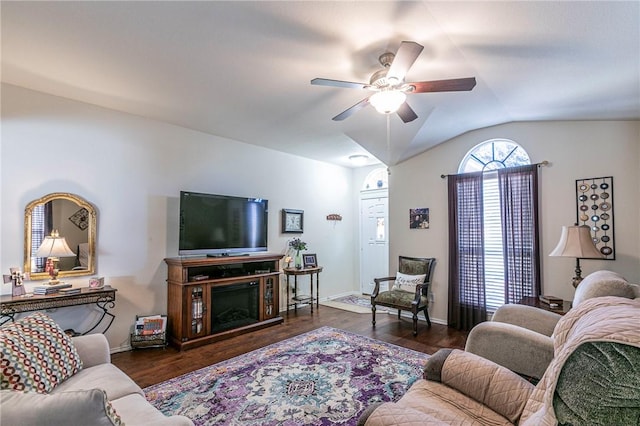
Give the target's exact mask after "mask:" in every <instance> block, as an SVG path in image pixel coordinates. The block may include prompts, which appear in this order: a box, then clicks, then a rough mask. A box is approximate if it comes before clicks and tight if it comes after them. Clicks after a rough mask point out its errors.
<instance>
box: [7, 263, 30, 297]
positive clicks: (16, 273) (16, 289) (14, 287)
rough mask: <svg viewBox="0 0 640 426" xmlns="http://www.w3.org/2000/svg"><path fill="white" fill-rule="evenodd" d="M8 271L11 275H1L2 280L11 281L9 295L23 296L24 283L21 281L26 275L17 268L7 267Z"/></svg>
mask: <svg viewBox="0 0 640 426" xmlns="http://www.w3.org/2000/svg"><path fill="white" fill-rule="evenodd" d="M9 272H10V273H11V275H3V278H4V282H5V283H8V282H11V295H12V296H24V295H25V293H26V292H25V291H24V285H23V281H24V279H25V278H26V277H27V276H26V274H23V273H22V271H21V270H20V269H19V268H9Z"/></svg>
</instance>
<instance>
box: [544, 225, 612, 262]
mask: <svg viewBox="0 0 640 426" xmlns="http://www.w3.org/2000/svg"><path fill="white" fill-rule="evenodd" d="M549 256H562V257H575V258H582V259H594V258H595V259H601V258H603V257H604V256H603V255H602V253H600V250H598V248H597V247H596V246H595V244H594V243H593V239H592V237H591V230H590V229H589V227H588V226H586V225H580V226H563V227H562V234H561V235H560V241H559V242H558V245H557V246H556V248H555V249H553V251H552V252H551V253H549Z"/></svg>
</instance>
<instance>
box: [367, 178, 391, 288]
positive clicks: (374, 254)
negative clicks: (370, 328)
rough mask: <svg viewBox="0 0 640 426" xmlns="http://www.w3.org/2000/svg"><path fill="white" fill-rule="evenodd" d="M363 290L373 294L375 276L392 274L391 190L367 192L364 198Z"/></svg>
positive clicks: (380, 276)
mask: <svg viewBox="0 0 640 426" xmlns="http://www.w3.org/2000/svg"><path fill="white" fill-rule="evenodd" d="M360 227H361V232H360V290H361V291H362V293H363V294H371V292H372V291H373V287H374V285H375V284H374V282H373V279H374V278H382V277H386V276H388V274H389V198H388V193H387V190H386V189H385V190H379V191H367V192H363V193H362V196H361V200H360Z"/></svg>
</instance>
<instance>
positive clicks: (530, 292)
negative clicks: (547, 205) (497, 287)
mask: <svg viewBox="0 0 640 426" xmlns="http://www.w3.org/2000/svg"><path fill="white" fill-rule="evenodd" d="M498 182H499V187H500V209H501V215H502V241H503V247H504V274H505V280H504V286H505V288H504V294H505V303H518V302H519V301H520V300H521V299H522V298H523V297H524V296H538V295H540V246H539V239H538V166H537V165H536V164H534V165H531V166H522V167H512V168H506V169H501V170H499V171H498Z"/></svg>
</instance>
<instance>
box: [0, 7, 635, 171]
mask: <svg viewBox="0 0 640 426" xmlns="http://www.w3.org/2000/svg"><path fill="white" fill-rule="evenodd" d="M0 7H1V10H0V12H1V19H2V29H1V31H2V33H1V35H2V51H1V54H2V81H3V82H5V83H9V84H13V85H16V86H21V87H25V88H28V89H33V90H37V91H41V92H45V93H49V94H53V95H57V96H61V97H65V98H69V99H74V100H78V101H82V102H87V103H90V104H95V105H98V106H102V107H106V108H111V109H114V110H119V111H124V112H127V113H131V114H136V115H139V116H143V117H149V118H152V119H157V120H161V121H164V122H169V123H173V124H177V125H180V126H184V127H187V128H190V129H194V130H198V131H202V132H205V133H209V134H212V135H218V136H221V137H225V138H230V139H234V140H237V141H242V142H246V143H249V144H254V145H261V146H265V147H269V148H272V149H275V150H279V151H284V152H288V153H292V154H295V155H300V156H304V157H308V158H312V159H317V160H321V161H326V162H330V163H335V164H340V165H348V162H347V158H348V156H349V155H352V154H362V153H364V154H368V155H370V156H371V158H372V160H371V161H375V160H376V159H378V160H380V161H381V162H383V163H385V164H387V165H393V164H397V163H399V162H402V161H404V160H406V159H408V158H411V157H412V156H415V155H417V154H419V153H422V152H424V151H426V150H428V149H429V148H431V147H433V146H435V145H437V144H440V143H443V142H446V141H447V140H449V139H451V138H452V137H455V136H457V135H460V134H463V133H465V132H468V131H471V130H474V129H478V128H483V127H487V126H492V125H496V124H500V123H505V122H511V121H531V120H609V119H640V2H638V1H629V2H621V1H620V2H610V1H601V2H598V1H593V2H570V1H552V2H546V1H531V2H520V1H518V2H516V1H505V2H499V1H486V2H485V1H473V2H459V1H446V2H432V1H382V2H352V1H348V2H347V1H344V2H343V1H340V2H327V1H322V2H306V1H304V2H303V1H299V2H294V1H258V2H250V1H247V2H243V1H238V2H235V1H228V2H222V1H197V2H189V1H173V2H151V1H149V2H146V1H145V2H111V1H87V2H26V1H25V2H23V1H17V2H12V1H2V3H1V6H0ZM403 40H410V41H415V42H417V43H419V44H421V45H423V46H424V50H423V51H422V53H421V54H420V56H419V57H418V59H417V60H416V62H415V63H414V65H413V66H412V67H411V68H410V70H409V72H408V74H407V76H406V80H407V81H425V80H440V79H449V78H461V77H475V78H476V80H477V85H476V87H475V88H474V89H473V90H472V91H468V92H443V93H420V94H411V95H409V97H408V99H407V102H408V103H409V104H410V106H411V107H412V108H413V110H414V111H415V112H416V113H417V115H418V119H416V120H415V121H412V122H410V123H403V122H402V121H401V120H400V119H399V117H398V116H397V115H395V114H392V115H390V116H386V115H382V114H379V113H377V112H376V111H375V110H374V109H373V107H371V106H368V107H366V108H364V109H363V110H361V111H359V112H357V113H355V114H354V115H352V116H351V117H349V118H348V119H346V120H344V121H332V120H331V118H332V117H334V116H335V115H337V114H338V113H340V112H342V111H343V110H345V109H346V108H348V107H350V106H352V105H354V104H355V103H357V102H359V101H360V100H361V99H363V98H365V97H366V96H368V95H369V94H370V92H366V91H363V90H356V89H345V88H333V87H323V86H312V85H311V84H310V80H311V79H313V78H315V77H324V78H328V79H336V80H346V81H354V82H363V83H367V82H368V81H369V77H370V76H371V74H372V73H373V72H375V71H376V70H378V69H380V64H379V63H378V57H379V56H380V54H382V53H384V52H385V51H391V52H395V51H396V50H397V49H398V47H399V46H400V43H401V42H402V41H403ZM387 118H388V121H387ZM387 124H388V125H389V127H387ZM176 143H180V141H176Z"/></svg>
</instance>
